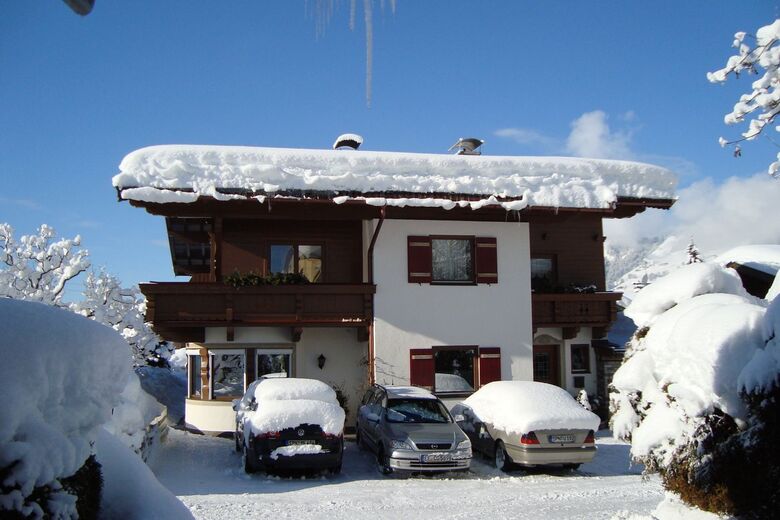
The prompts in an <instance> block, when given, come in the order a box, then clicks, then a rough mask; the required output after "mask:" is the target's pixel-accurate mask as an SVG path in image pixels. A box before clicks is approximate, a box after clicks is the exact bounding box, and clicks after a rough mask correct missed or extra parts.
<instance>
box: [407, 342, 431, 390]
mask: <svg viewBox="0 0 780 520" xmlns="http://www.w3.org/2000/svg"><path fill="white" fill-rule="evenodd" d="M433 380H434V368H433V350H431V349H429V348H413V349H411V350H410V351H409V383H410V384H411V385H412V386H419V387H422V388H425V389H426V390H430V391H433Z"/></svg>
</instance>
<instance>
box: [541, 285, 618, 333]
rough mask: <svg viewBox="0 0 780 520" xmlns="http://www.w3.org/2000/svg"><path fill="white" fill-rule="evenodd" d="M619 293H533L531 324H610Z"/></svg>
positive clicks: (613, 318) (575, 325)
mask: <svg viewBox="0 0 780 520" xmlns="http://www.w3.org/2000/svg"><path fill="white" fill-rule="evenodd" d="M621 297H622V293H612V292H602V293H594V294H534V295H532V298H531V302H532V303H531V316H532V320H533V325H534V327H536V328H538V327H578V326H581V325H582V326H592V327H609V325H610V324H611V323H612V322H613V321H614V320H615V315H616V312H617V303H616V302H617V301H618V300H619V299H620V298H621Z"/></svg>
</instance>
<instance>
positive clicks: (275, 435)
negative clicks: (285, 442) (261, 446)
mask: <svg viewBox="0 0 780 520" xmlns="http://www.w3.org/2000/svg"><path fill="white" fill-rule="evenodd" d="M279 437H281V434H280V433H279V432H264V433H261V434H260V435H258V436H257V438H258V439H278V438H279Z"/></svg>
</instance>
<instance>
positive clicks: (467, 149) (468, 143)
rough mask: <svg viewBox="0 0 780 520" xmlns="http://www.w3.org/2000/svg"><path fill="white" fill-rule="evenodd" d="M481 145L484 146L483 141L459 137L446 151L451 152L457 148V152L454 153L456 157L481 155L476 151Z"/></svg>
mask: <svg viewBox="0 0 780 520" xmlns="http://www.w3.org/2000/svg"><path fill="white" fill-rule="evenodd" d="M483 144H485V141H483V140H482V139H477V138H476V137H461V138H460V139H458V142H457V143H455V144H453V145H452V146H450V149H449V150H448V151H452V150H453V149H454V148H457V149H458V151H457V152H455V153H456V155H482V152H480V151H479V150H477V148H479V147H480V146H482V145H483Z"/></svg>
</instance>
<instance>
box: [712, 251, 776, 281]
mask: <svg viewBox="0 0 780 520" xmlns="http://www.w3.org/2000/svg"><path fill="white" fill-rule="evenodd" d="M716 262H718V263H719V264H721V265H726V264H728V263H731V262H736V263H738V264H741V265H744V266H747V267H752V268H753V269H756V270H758V271H761V272H764V273H767V274H771V275H776V274H777V272H778V271H780V245H777V244H757V245H751V246H739V247H735V248H734V249H731V250H729V251H726V252H725V253H723V254H722V255H720V256H719V257H718V258H717V260H716Z"/></svg>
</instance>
